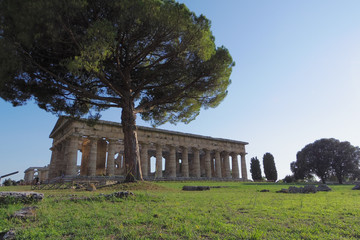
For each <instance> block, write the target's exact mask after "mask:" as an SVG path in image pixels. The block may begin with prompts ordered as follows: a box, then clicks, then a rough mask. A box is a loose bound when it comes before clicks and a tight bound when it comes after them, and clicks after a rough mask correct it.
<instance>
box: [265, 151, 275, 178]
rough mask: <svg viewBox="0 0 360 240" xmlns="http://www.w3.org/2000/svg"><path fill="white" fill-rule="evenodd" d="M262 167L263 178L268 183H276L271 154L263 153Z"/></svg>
mask: <svg viewBox="0 0 360 240" xmlns="http://www.w3.org/2000/svg"><path fill="white" fill-rule="evenodd" d="M263 167H264V173H265V177H266V179H267V180H269V181H274V182H275V181H276V180H277V178H278V175H277V171H276V166H275V161H274V156H273V155H272V154H271V153H265V154H264V156H263Z"/></svg>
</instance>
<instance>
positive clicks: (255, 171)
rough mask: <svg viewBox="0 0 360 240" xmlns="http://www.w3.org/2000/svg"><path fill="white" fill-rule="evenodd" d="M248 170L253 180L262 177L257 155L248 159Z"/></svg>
mask: <svg viewBox="0 0 360 240" xmlns="http://www.w3.org/2000/svg"><path fill="white" fill-rule="evenodd" d="M250 172H251V177H252V179H253V180H254V181H259V180H261V179H262V176H261V168H260V161H259V159H258V158H257V157H253V158H251V160H250Z"/></svg>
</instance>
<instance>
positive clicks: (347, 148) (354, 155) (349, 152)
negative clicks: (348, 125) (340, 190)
mask: <svg viewBox="0 0 360 240" xmlns="http://www.w3.org/2000/svg"><path fill="white" fill-rule="evenodd" d="M335 143H336V145H335V147H334V150H333V151H334V153H333V159H332V161H331V168H332V169H333V171H334V174H335V176H336V178H337V179H338V181H339V183H340V184H342V183H343V180H344V179H345V177H348V176H350V175H356V174H357V171H358V170H359V160H360V149H359V148H358V147H354V146H352V145H351V144H350V143H349V142H339V141H335Z"/></svg>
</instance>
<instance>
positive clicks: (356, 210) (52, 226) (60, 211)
mask: <svg viewBox="0 0 360 240" xmlns="http://www.w3.org/2000/svg"><path fill="white" fill-rule="evenodd" d="M184 185H208V186H226V187H225V188H211V190H210V191H202V192H187V191H182V190H181V188H182V186H184ZM287 187H288V185H279V184H261V185H259V184H255V183H236V182H157V183H136V184H130V185H123V186H118V187H112V188H108V189H99V190H97V191H96V192H86V191H77V190H59V191H49V190H47V191H46V190H44V191H40V192H43V193H44V194H45V199H44V200H43V201H42V202H40V203H37V204H36V205H37V206H38V210H37V217H36V219H35V220H26V221H23V220H19V219H13V218H9V216H10V215H11V214H12V213H14V211H16V210H18V209H20V208H22V207H24V205H21V204H14V205H6V206H4V205H3V206H0V232H4V231H7V230H9V229H10V228H12V229H15V230H16V232H17V238H18V239H359V238H360V227H359V226H360V201H359V200H360V191H354V190H351V188H352V185H344V186H339V185H337V186H330V187H331V188H332V189H333V191H332V192H318V193H316V194H281V193H275V191H277V190H280V189H281V188H287ZM24 189H25V190H30V188H29V187H1V188H0V191H10V190H15V191H20V190H24ZM122 189H125V190H131V191H132V192H134V193H135V194H136V196H135V197H130V198H128V199H124V200H122V199H120V200H119V199H110V200H109V199H105V198H103V197H98V198H93V199H92V200H78V201H72V200H70V198H71V197H74V195H76V196H77V197H80V196H94V197H96V196H98V195H99V194H100V193H105V194H109V193H112V192H115V191H120V190H122ZM262 189H268V190H270V192H264V193H262V192H259V190H262Z"/></svg>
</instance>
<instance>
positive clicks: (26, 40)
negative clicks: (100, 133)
mask: <svg viewBox="0 0 360 240" xmlns="http://www.w3.org/2000/svg"><path fill="white" fill-rule="evenodd" d="M233 66H234V62H233V60H232V58H231V56H230V54H229V52H228V50H227V49H226V48H225V47H216V46H215V43H214V36H213V35H212V33H211V31H210V21H209V20H208V19H207V18H206V17H204V16H203V15H200V16H196V15H195V14H194V13H193V12H190V11H189V9H188V8H187V7H186V6H185V5H184V4H180V3H177V2H175V1H174V0H107V1H100V0H72V1H70V0H64V1H47V0H0V97H1V98H3V99H4V100H5V101H9V102H11V103H13V105H14V106H18V105H22V104H24V103H25V102H26V101H27V100H28V99H34V100H35V102H36V103H37V104H38V106H39V107H40V108H42V109H45V110H46V111H49V112H52V113H55V114H67V115H71V116H76V117H79V116H83V115H85V114H88V116H89V114H90V116H95V117H96V118H98V117H99V112H100V111H102V110H105V109H108V108H119V109H122V110H121V123H122V126H123V132H124V145H125V153H124V154H125V165H126V167H127V171H126V172H127V173H128V175H127V180H128V181H132V180H134V179H135V178H136V176H138V177H140V178H141V176H140V175H139V174H140V172H139V171H138V170H137V169H136V168H137V166H140V164H139V162H140V158H139V146H138V142H137V133H136V116H137V115H140V116H141V117H142V119H144V120H147V121H151V122H152V124H153V125H160V124H163V123H165V122H170V123H175V122H178V121H182V122H185V123H188V122H190V121H192V120H193V119H195V117H196V116H197V115H198V114H199V112H200V109H201V108H209V107H216V106H218V104H219V103H220V102H221V101H222V100H223V99H224V97H225V96H226V94H227V87H228V85H229V84H230V80H229V77H230V74H231V70H232V67H233ZM119 115H120V113H119Z"/></svg>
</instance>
